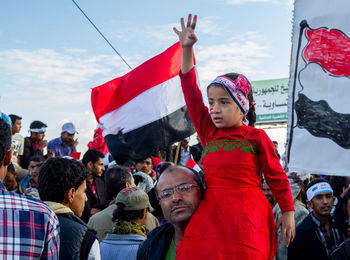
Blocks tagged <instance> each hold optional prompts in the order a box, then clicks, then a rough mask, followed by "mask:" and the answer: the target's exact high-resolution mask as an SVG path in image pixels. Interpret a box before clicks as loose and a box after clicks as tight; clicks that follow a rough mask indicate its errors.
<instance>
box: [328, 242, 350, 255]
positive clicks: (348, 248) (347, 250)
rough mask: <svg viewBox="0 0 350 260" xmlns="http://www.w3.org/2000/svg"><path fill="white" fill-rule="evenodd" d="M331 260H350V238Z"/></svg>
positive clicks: (335, 252)
mask: <svg viewBox="0 0 350 260" xmlns="http://www.w3.org/2000/svg"><path fill="white" fill-rule="evenodd" d="M329 259H330V260H349V259H350V238H348V239H347V240H345V241H344V242H343V243H342V244H341V245H340V246H339V247H338V248H337V249H336V250H334V251H333V253H332V254H331V256H330V258H329Z"/></svg>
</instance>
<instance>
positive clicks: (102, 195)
mask: <svg viewBox="0 0 350 260" xmlns="http://www.w3.org/2000/svg"><path fill="white" fill-rule="evenodd" d="M96 190H97V195H98V199H96V197H95V195H94V193H93V192H92V190H91V189H90V187H89V185H88V183H87V182H86V197H87V199H88V200H87V201H86V203H85V208H84V211H83V215H82V216H81V219H82V220H83V221H84V222H85V223H88V221H89V219H90V211H91V209H92V208H93V207H94V206H95V205H98V204H100V205H104V206H108V203H109V201H108V195H107V190H106V187H105V183H104V181H103V179H102V178H101V177H96Z"/></svg>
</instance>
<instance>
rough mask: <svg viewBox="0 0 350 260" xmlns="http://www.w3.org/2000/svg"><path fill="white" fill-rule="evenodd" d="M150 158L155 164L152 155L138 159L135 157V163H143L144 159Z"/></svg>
mask: <svg viewBox="0 0 350 260" xmlns="http://www.w3.org/2000/svg"><path fill="white" fill-rule="evenodd" d="M148 158H150V159H151V161H152V164H153V158H152V156H146V157H144V158H141V159H140V158H137V159H135V160H134V161H135V164H136V163H142V162H143V161H144V160H146V159H148Z"/></svg>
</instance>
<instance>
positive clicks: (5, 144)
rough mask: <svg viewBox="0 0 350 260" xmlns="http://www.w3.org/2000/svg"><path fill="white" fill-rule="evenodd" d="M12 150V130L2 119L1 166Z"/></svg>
mask: <svg viewBox="0 0 350 260" xmlns="http://www.w3.org/2000/svg"><path fill="white" fill-rule="evenodd" d="M10 148H11V128H10V125H9V124H8V123H6V121H5V120H4V119H2V118H0V164H1V162H2V161H3V160H4V158H5V155H6V153H7V152H8V150H10Z"/></svg>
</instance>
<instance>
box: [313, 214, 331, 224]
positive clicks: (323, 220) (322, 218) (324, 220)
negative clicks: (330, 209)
mask: <svg viewBox="0 0 350 260" xmlns="http://www.w3.org/2000/svg"><path fill="white" fill-rule="evenodd" d="M312 214H313V215H314V217H315V218H317V219H318V221H320V222H321V223H322V224H324V225H326V226H327V224H329V218H330V215H327V216H320V215H318V214H315V212H313V213H312Z"/></svg>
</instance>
